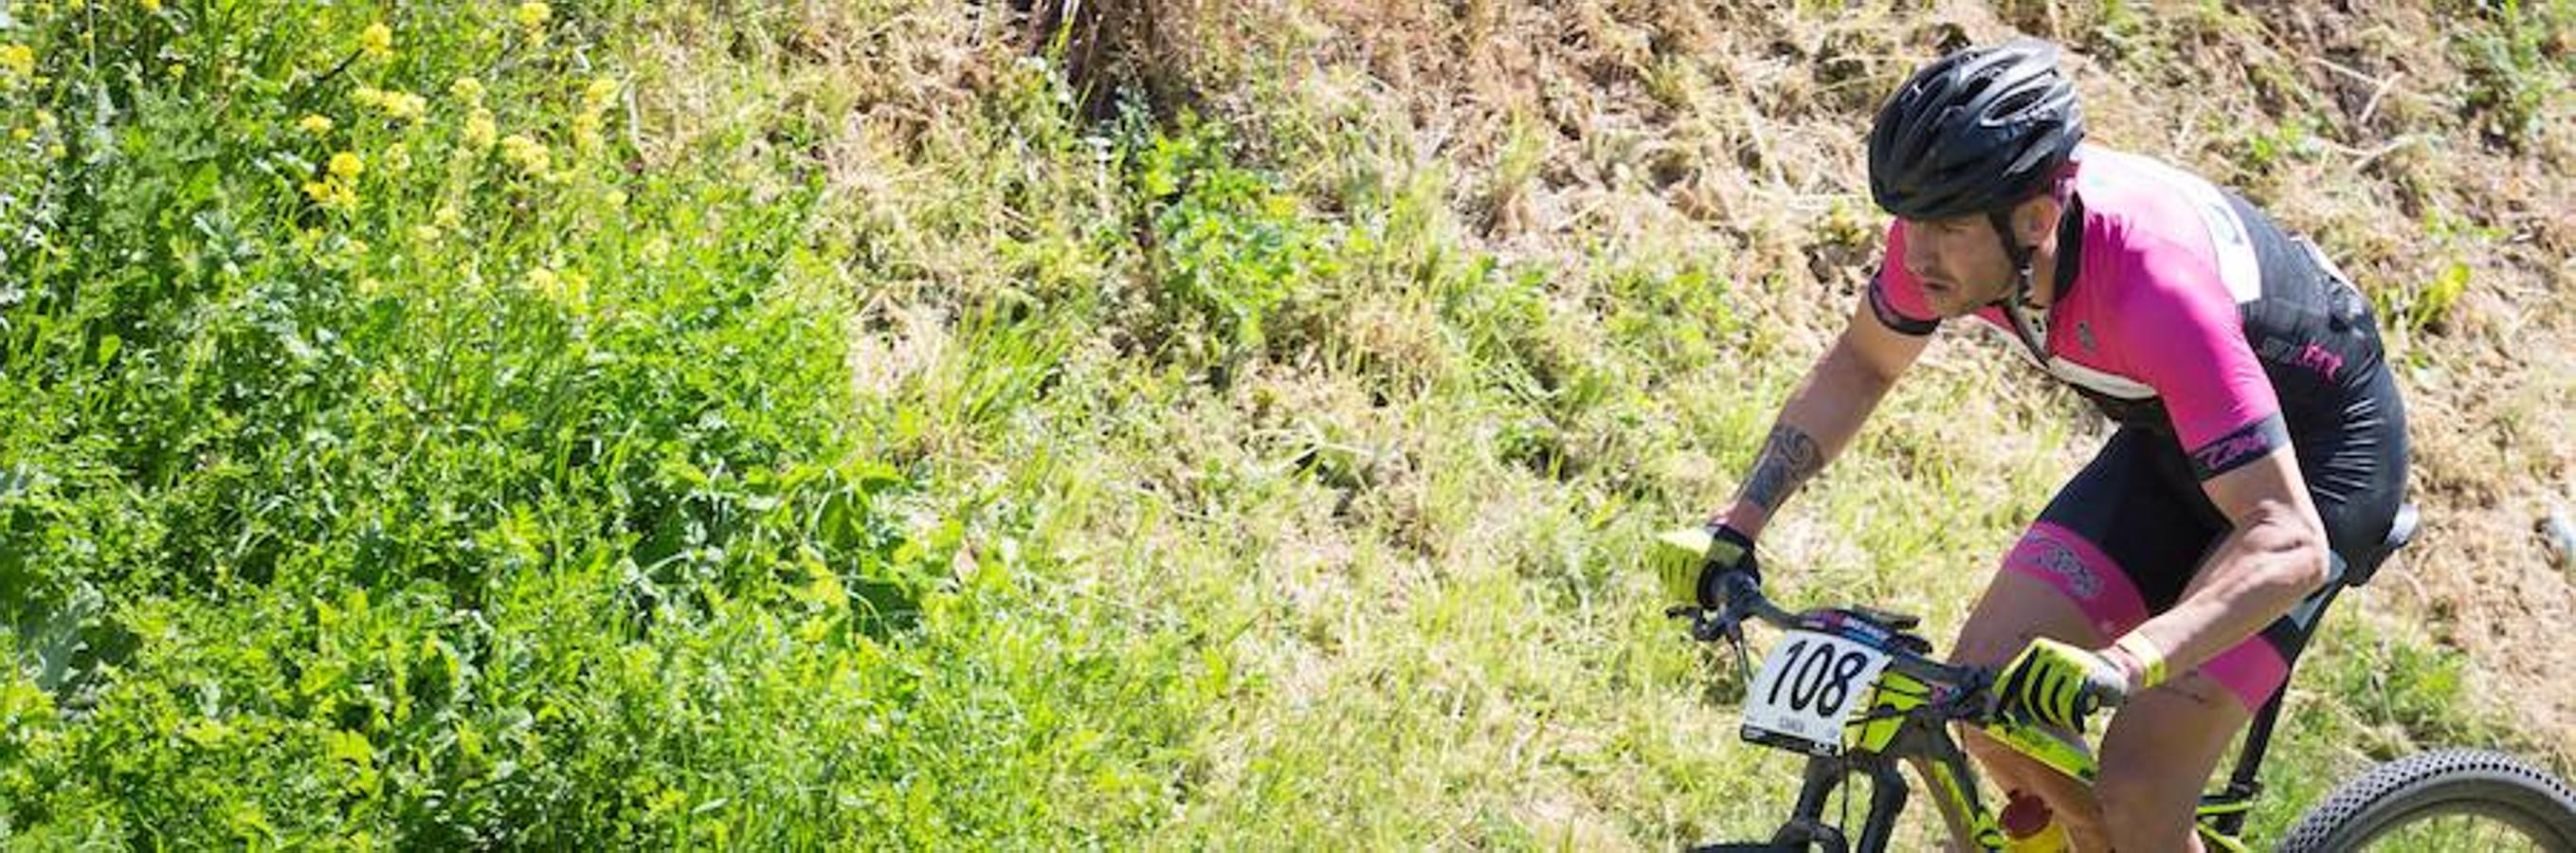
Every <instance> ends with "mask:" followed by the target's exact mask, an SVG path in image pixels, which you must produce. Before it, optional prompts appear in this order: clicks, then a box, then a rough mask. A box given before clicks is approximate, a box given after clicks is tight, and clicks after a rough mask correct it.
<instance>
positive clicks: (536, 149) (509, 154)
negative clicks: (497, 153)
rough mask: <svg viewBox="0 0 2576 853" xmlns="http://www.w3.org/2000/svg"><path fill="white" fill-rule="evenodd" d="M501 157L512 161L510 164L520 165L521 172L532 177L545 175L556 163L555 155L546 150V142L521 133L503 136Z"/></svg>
mask: <svg viewBox="0 0 2576 853" xmlns="http://www.w3.org/2000/svg"><path fill="white" fill-rule="evenodd" d="M501 159H503V160H508V161H510V165H512V166H517V167H519V172H520V174H524V175H527V176H528V177H532V178H534V177H543V176H544V175H545V174H546V171H547V170H548V169H549V168H550V167H552V166H553V165H554V158H553V155H550V154H548V153H547V152H546V146H545V143H542V142H538V141H536V140H534V139H529V138H528V137H527V135H526V134H519V133H513V134H510V135H508V136H504V137H501Z"/></svg>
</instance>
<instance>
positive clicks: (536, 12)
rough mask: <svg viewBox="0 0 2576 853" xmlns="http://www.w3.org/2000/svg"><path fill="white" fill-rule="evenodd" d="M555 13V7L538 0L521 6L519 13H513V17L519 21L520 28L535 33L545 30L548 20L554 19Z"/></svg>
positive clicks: (532, 0)
mask: <svg viewBox="0 0 2576 853" xmlns="http://www.w3.org/2000/svg"><path fill="white" fill-rule="evenodd" d="M554 13H555V10H554V9H553V7H550V6H547V5H546V4H544V3H539V2H536V0H528V2H526V3H521V4H519V9H518V11H517V12H514V13H512V16H513V17H516V18H518V19H519V26H522V27H526V28H528V31H529V32H535V31H537V30H540V29H543V28H545V25H546V19H547V18H550V17H553V16H554Z"/></svg>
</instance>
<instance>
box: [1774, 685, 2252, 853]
mask: <svg viewBox="0 0 2576 853" xmlns="http://www.w3.org/2000/svg"><path fill="white" fill-rule="evenodd" d="M1894 677H1896V678H1900V679H1902V678H1904V676H1902V675H1897V676H1894ZM1884 680H1885V679H1882V681H1884ZM1881 707H1886V706H1885V705H1882V706H1881ZM1901 719H1902V722H1901V724H1900V725H1899V726H1898V727H1897V729H1896V732H1895V734H1894V735H1893V736H1891V737H1889V738H1888V739H1887V740H1886V741H1885V743H1884V745H1883V747H1882V748H1879V749H1875V750H1870V749H1856V750H1854V751H1851V752H1846V753H1844V754H1842V755H1837V756H1812V757H1809V758H1808V759H1807V766H1806V769H1805V774H1804V775H1805V783H1804V784H1803V785H1802V786H1801V787H1800V788H1799V791H1798V799H1797V804H1796V805H1795V806H1794V807H1793V808H1792V810H1791V812H1790V817H1789V820H1788V821H1787V822H1786V823H1784V824H1782V825H1781V827H1780V829H1779V831H1778V832H1776V833H1775V834H1773V836H1772V838H1771V841H1770V845H1772V846H1774V847H1777V846H1780V845H1802V847H1801V849H1803V845H1810V844H1813V845H1819V846H1821V848H1822V849H1824V850H1828V851H1836V853H1840V851H1844V850H1846V849H1857V850H1859V851H1861V853H1878V851H1883V850H1886V849H1887V845H1888V842H1889V840H1890V839H1891V837H1892V835H1893V833H1894V831H1895V827H1896V820H1897V818H1898V816H1899V815H1901V814H1903V812H1904V810H1905V806H1906V804H1907V803H1906V801H1907V799H1908V792H1909V790H1910V789H1909V787H1908V785H1907V784H1906V780H1905V779H1904V778H1903V776H1902V774H1901V773H1900V772H1899V771H1898V769H1897V765H1898V764H1899V763H1908V764H1912V765H1913V766H1914V770H1915V774H1916V775H1917V776H1919V777H1920V778H1921V779H1922V781H1923V786H1924V790H1925V791H1926V792H1927V793H1928V794H1929V795H1930V796H1931V798H1932V805H1933V807H1934V808H1935V809H1936V810H1938V811H1939V812H1940V814H1941V817H1942V820H1943V822H1944V823H1946V824H1947V825H1948V826H1949V828H1950V831H1951V833H1952V834H1953V835H1954V836H1956V837H1959V838H1963V839H1966V840H1967V841H1968V843H1970V844H1971V845H1974V846H1973V847H1972V848H1971V849H1975V850H1985V851H2005V850H2010V849H2012V848H2011V842H2010V841H2009V840H2008V839H2007V838H2006V837H2005V835H2004V832H2003V826H2002V823H2001V818H2000V813H1999V812H1998V811H1997V810H1995V809H1993V808H1990V807H1989V806H1988V805H1987V804H1986V803H1985V802H1984V801H1983V797H1982V796H1981V795H1980V794H1979V792H1978V790H1977V775H1976V768H1975V765H1974V763H1973V762H1971V761H1969V760H1968V756H1967V754H1966V752H1965V751H1964V750H1962V749H1960V747H1959V744H1958V741H1957V740H1956V739H1954V738H1952V737H1951V735H1950V733H1949V731H1948V728H1947V726H1946V725H1943V724H1942V723H1941V722H1940V721H1939V720H1938V719H1937V715H1924V716H1916V715H1908V716H1906V717H1903V718H1901ZM1978 728H1979V730H1980V731H1984V732H1985V733H1987V734H1988V735H1990V736H1993V737H1994V738H1995V739H1996V740H1997V741H1999V742H2001V743H2003V744H2005V745H2006V746H2009V747H2011V748H2012V749H2013V750H2014V751H2016V752H2020V753H2022V754H2024V755H2028V756H2030V757H2031V758H2033V759H2036V760H2038V761H2039V762H2040V763H2042V764H2045V765H2048V766H2049V767H2052V768H2055V769H2056V770H2057V771H2058V772H2061V773H2065V774H2067V775H2068V776H2069V777H2072V778H2075V779H2078V780H2080V781H2083V782H2085V783H2087V784H2090V783H2091V782H2092V781H2093V779H2094V776H2095V774H2096V772H2097V770H2098V769H2099V765H2097V764H2096V763H2095V761H2094V759H2093V756H2092V754H2091V753H2090V752H2088V751H2086V750H2085V749H2084V748H2083V747H2081V746H2080V745H2077V744H2073V743H2069V742H2067V741H2064V740H2060V739H2059V738H2058V736H2057V735H2056V734H2055V733H2053V732H2051V731H2049V730H2047V729H2044V728H2041V727H2038V726H2035V725H2031V724H2027V723H2022V722H2019V721H2014V720H1993V721H1988V722H1986V723H1983V724H1980V725H1979V726H1978ZM1854 776H1860V777H1863V778H1867V779H1869V780H1870V797H1869V811H1868V814H1867V817H1866V818H1865V819H1864V820H1863V822H1862V826H1861V834H1860V838H1859V839H1858V842H1859V843H1858V845H1857V846H1856V847H1851V848H1847V845H1846V841H1847V840H1846V839H1845V838H1844V837H1843V834H1842V831H1841V829H1840V828H1838V827H1835V826H1830V825H1828V824H1826V823H1825V821H1824V820H1823V818H1824V807H1825V804H1826V802H1827V800H1829V799H1830V798H1831V797H1832V796H1833V793H1834V791H1835V790H1836V789H1838V788H1840V787H1842V786H1843V785H1844V784H1845V783H1847V782H1848V781H1849V780H1850V779H1851V778H1852V777H1854ZM2255 793H2256V792H2255V791H2253V790H2241V789H2239V788H2238V787H2237V786H2234V785H2231V786H2230V787H2229V789H2228V790H2226V791H2223V792H2220V793H2215V794H2209V795H2205V796H2203V797H2202V798H2201V804H2200V808H2199V811H2198V815H2197V820H2196V826H2197V828H2198V831H2199V833H2200V837H2201V840H2202V842H2203V843H2205V844H2206V845H2208V846H2209V848H2210V849H2211V850H2222V851H2230V853H2245V851H2246V849H2247V848H2246V847H2245V844H2244V842H2243V841H2241V840H2240V839H2239V838H2238V837H2237V834H2236V833H2237V828H2236V827H2235V826H2233V825H2230V824H2236V823H2240V822H2241V821H2242V820H2243V816H2244V814H2245V812H2247V811H2248V810H2249V809H2251V808H2252V806H2253V797H2254V794H2255Z"/></svg>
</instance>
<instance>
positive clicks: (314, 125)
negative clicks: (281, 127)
mask: <svg viewBox="0 0 2576 853" xmlns="http://www.w3.org/2000/svg"><path fill="white" fill-rule="evenodd" d="M295 129H297V130H301V131H304V132H305V133H309V134H312V135H314V136H321V135H322V134H325V133H330V132H331V119H330V118H328V117H326V116H320V115H307V116H305V117H303V118H300V119H296V121H295Z"/></svg>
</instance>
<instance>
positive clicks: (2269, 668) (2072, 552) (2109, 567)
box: [2004, 521, 2290, 710]
mask: <svg viewBox="0 0 2576 853" xmlns="http://www.w3.org/2000/svg"><path fill="white" fill-rule="evenodd" d="M2004 570H2005V571H2008V572H2012V573H2015V574H2019V575H2023V576H2025V577H2030V578H2035V579H2038V580H2040V581H2043V582H2045V583H2047V584H2048V585H2049V586H2051V587H2054V588H2056V589H2057V591H2058V593H2059V594H2060V595H2064V596H2066V599H2067V600H2068V601H2072V602H2074V603H2075V607H2076V609H2078V610H2081V611H2082V612H2083V613H2084V618H2085V619H2086V620H2088V621H2091V622H2092V623H2093V629H2094V630H2095V631H2099V632H2101V635H2102V636H2103V637H2106V638H2111V637H2118V636H2120V635H2122V634H2126V633H2128V632H2129V630H2130V629H2132V628H2136V627H2138V625H2139V624H2140V623H2143V622H2145V621H2147V603H2146V599H2145V598H2143V597H2141V596H2140V595H2139V594H2138V587H2137V584H2135V583H2133V582H2131V581H2130V580H2129V575H2128V573H2127V572H2124V571H2121V570H2120V566H2119V564H2118V563H2115V562H2112V561H2111V557H2110V555H2108V554H2104V553H2102V549H2101V548H2099V547H2096V546H2095V545H2094V544H2093V541H2092V540H2090V539H2087V538H2085V537H2084V535H2083V534H2080V533H2077V532H2075V531H2073V530H2069V529H2066V528H2065V527H2061V526H2059V525H2056V524H2053V523H2050V522H2046V521H2041V522H2038V523H2035V524H2032V525H2031V526H2030V532H2028V533H2025V534H2023V535H2022V538H2021V541H2020V542H2018V543H2015V544H2014V545H2013V549H2012V551H2011V552H2010V553H2008V554H2005V555H2004ZM2199 672H2200V673H2201V674H2202V675H2206V676H2208V677H2209V678H2210V680H2212V681H2216V682H2218V683H2219V684H2220V685H2223V686H2225V687H2226V688H2227V690H2228V692H2231V693H2234V694H2236V698H2237V699H2238V700H2239V701H2242V702H2244V703H2245V707H2246V709H2247V710H2252V709H2255V708H2260V707H2262V706H2263V702H2264V701H2265V700H2268V699H2270V698H2272V691H2274V690H2278V689H2280V687H2281V683H2282V682H2283V681H2286V680H2288V678H2289V674H2290V666H2289V662H2288V661H2286V660H2284V659H2283V658H2282V657H2281V652H2280V651H2279V650H2278V649H2274V648H2272V644H2271V642H2269V641H2267V640H2265V639H2263V637H2262V636H2261V635H2256V636H2252V637H2247V638H2245V641H2244V642H2241V643H2237V644H2236V645H2235V646H2234V647H2232V648H2229V649H2228V650H2227V651H2224V652H2220V653H2219V654H2218V656H2217V657H2213V658H2210V659H2209V660H2208V661H2205V662H2203V663H2202V664H2201V665H2200V668H2199Z"/></svg>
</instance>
